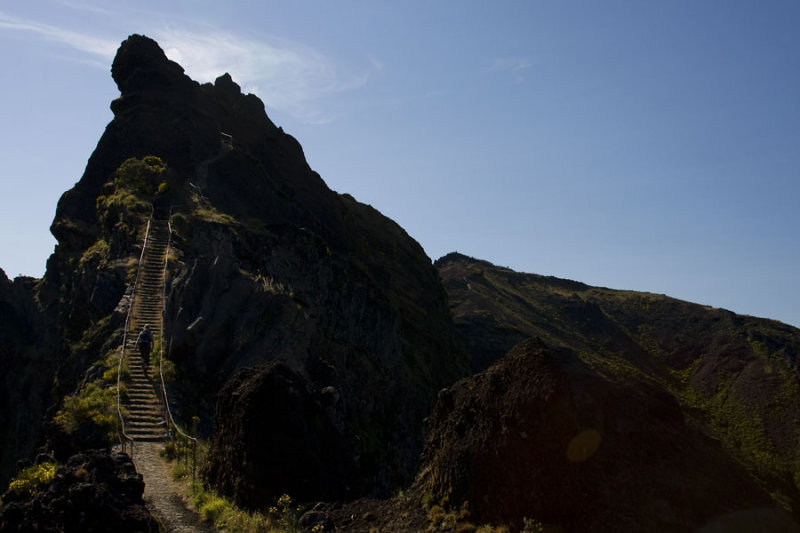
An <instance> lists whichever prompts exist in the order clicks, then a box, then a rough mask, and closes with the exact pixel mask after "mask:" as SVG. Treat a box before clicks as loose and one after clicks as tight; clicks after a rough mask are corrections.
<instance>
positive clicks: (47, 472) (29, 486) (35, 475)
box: [8, 462, 56, 497]
mask: <svg viewBox="0 0 800 533" xmlns="http://www.w3.org/2000/svg"><path fill="white" fill-rule="evenodd" d="M55 475H56V465H55V463H48V462H44V463H39V464H38V465H33V466H29V467H28V468H26V469H24V470H23V471H22V472H20V474H19V475H18V476H17V477H15V478H14V479H13V480H12V481H11V483H10V484H9V485H8V490H9V492H11V493H13V494H15V495H17V496H23V497H30V496H33V495H34V494H35V493H37V492H38V491H39V490H41V489H42V488H44V487H45V486H46V485H47V484H49V483H50V482H51V481H52V480H53V478H54V477H55Z"/></svg>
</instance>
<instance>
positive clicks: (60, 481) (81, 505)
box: [0, 450, 159, 533]
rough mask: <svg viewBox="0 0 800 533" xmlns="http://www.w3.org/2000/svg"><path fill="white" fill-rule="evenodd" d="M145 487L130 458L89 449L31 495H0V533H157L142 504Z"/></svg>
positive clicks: (156, 527) (58, 470)
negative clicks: (0, 497) (110, 532)
mask: <svg viewBox="0 0 800 533" xmlns="http://www.w3.org/2000/svg"><path fill="white" fill-rule="evenodd" d="M143 492H144V483H143V482H142V476H141V475H139V474H137V473H136V471H135V469H134V466H133V462H132V461H131V460H130V457H128V456H127V455H124V454H109V453H107V452H105V451H102V450H90V451H86V452H84V453H81V454H78V455H75V456H73V457H71V458H70V459H69V461H68V462H67V463H66V464H65V465H64V466H61V467H58V469H57V470H56V471H55V477H54V478H53V479H52V481H50V482H49V483H48V484H47V485H46V486H43V487H41V488H40V490H38V491H37V492H35V493H34V494H32V495H16V494H14V493H13V492H11V491H9V492H7V493H5V494H4V495H3V506H2V507H0V531H7V532H9V533H10V532H16V531H19V532H23V531H63V532H64V533H68V532H75V533H78V532H80V533H106V532H107V531H116V532H119V533H157V532H158V531H159V527H158V522H156V520H155V519H154V518H153V517H152V516H151V515H150V513H149V512H148V511H147V509H145V506H144V502H143V501H142V494H143Z"/></svg>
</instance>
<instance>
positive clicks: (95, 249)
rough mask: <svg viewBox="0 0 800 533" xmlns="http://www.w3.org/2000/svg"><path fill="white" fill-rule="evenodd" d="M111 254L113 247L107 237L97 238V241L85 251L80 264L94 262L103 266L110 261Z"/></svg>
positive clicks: (93, 263)
mask: <svg viewBox="0 0 800 533" xmlns="http://www.w3.org/2000/svg"><path fill="white" fill-rule="evenodd" d="M110 256H111V247H110V246H109V245H108V242H107V241H106V240H105V239H102V238H100V239H97V241H96V242H95V243H94V244H93V245H91V246H90V247H89V248H87V249H86V251H85V252H83V255H82V256H81V258H80V261H79V262H78V264H79V265H80V266H81V267H83V266H85V265H87V264H92V265H95V266H98V267H103V266H105V265H106V263H107V262H108V260H109V258H110Z"/></svg>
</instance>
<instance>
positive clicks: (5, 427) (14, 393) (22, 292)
mask: <svg viewBox="0 0 800 533" xmlns="http://www.w3.org/2000/svg"><path fill="white" fill-rule="evenodd" d="M36 282H37V280H34V279H32V278H16V279H15V280H14V281H11V280H9V279H8V278H7V277H6V275H5V273H4V272H3V271H2V270H0V376H2V377H0V379H1V380H2V386H1V387H0V446H2V449H0V458H1V460H0V486H4V485H5V484H6V483H7V482H8V480H9V478H10V477H11V475H12V474H13V473H14V470H15V466H16V461H17V459H20V458H23V457H27V456H28V455H29V454H30V453H31V451H32V449H33V448H34V447H35V446H36V444H37V443H38V442H39V440H40V439H41V437H42V434H41V427H42V424H41V420H42V417H43V416H44V413H45V410H46V409H47V407H48V406H49V405H50V400H51V398H50V387H51V386H52V380H53V376H54V375H55V362H54V361H53V360H52V359H51V358H49V357H48V353H47V352H46V350H44V349H43V346H42V345H41V344H40V338H41V336H42V335H43V331H44V329H45V327H44V324H43V323H42V320H41V316H40V314H39V313H38V307H37V304H36V301H35V294H36V292H35V290H36Z"/></svg>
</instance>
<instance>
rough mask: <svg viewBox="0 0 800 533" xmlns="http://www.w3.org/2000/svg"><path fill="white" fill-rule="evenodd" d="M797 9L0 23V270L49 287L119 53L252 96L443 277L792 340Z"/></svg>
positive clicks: (582, 6) (444, 4)
mask: <svg viewBox="0 0 800 533" xmlns="http://www.w3.org/2000/svg"><path fill="white" fill-rule="evenodd" d="M798 28H800V2H797V1H796V0H764V1H758V2H756V1H737V0H675V1H668V2H666V1H665V2H655V1H653V2H643V1H641V0H603V1H596V0H583V1H582V0H564V1H561V0H549V1H545V0H519V1H502V0H498V1H491V2H489V1H484V0H481V1H472V0H459V1H444V0H442V1H439V2H430V1H417V0H403V1H396V2H388V1H387V2H384V1H380V2H377V1H376V2H373V1H366V0H359V1H356V0H337V1H331V0H318V1H304V0H298V1H292V2H285V1H281V2H277V1H262V0H253V1H241V2H234V1H224V0H216V1H198V0H191V1H190V0H184V1H160V2H154V1H149V0H144V1H137V2H130V1H127V2H117V1H100V0H60V1H57V0H51V1H30V2H22V1H18V2H3V3H2V4H0V72H2V73H3V76H2V83H0V118H1V120H0V169H2V170H0V180H2V189H1V190H2V192H0V267H2V268H3V269H4V270H5V271H6V273H7V274H8V275H9V276H11V277H13V276H16V275H18V274H26V275H33V276H37V277H38V276H41V275H42V274H43V273H44V268H45V261H46V259H47V257H48V255H49V254H50V253H51V252H52V250H53V246H54V244H55V240H54V239H53V238H52V236H51V235H50V233H49V229H48V228H49V225H50V223H51V222H52V219H53V215H54V213H55V208H56V202H57V201H58V198H59V196H60V195H61V194H62V193H63V192H64V191H66V190H67V189H69V188H70V187H72V185H73V184H74V183H75V182H76V181H77V180H78V179H80V177H81V175H82V173H83V170H84V167H85V165H86V161H87V159H88V158H89V156H90V154H91V152H92V150H93V149H94V147H95V145H96V143H97V141H98V139H99V138H100V136H101V135H102V133H103V130H104V128H105V125H106V124H107V123H108V122H109V121H110V120H111V118H112V114H111V111H110V110H109V104H110V102H111V100H113V99H114V98H115V97H116V96H117V95H118V94H119V93H118V91H117V89H116V86H115V84H114V82H113V80H112V79H111V76H110V65H111V61H112V59H113V56H114V53H115V51H116V48H117V47H118V46H119V43H120V42H121V41H123V40H124V39H125V38H126V37H127V36H128V35H129V34H131V33H143V34H145V35H148V36H150V37H152V38H154V39H156V40H157V41H158V42H159V43H160V44H161V47H162V48H164V50H165V51H166V52H167V55H168V56H169V57H170V58H171V59H173V60H175V61H177V62H179V63H180V64H181V65H182V66H183V67H184V68H185V69H186V71H187V73H188V74H189V75H190V76H191V77H193V78H194V79H196V80H198V81H201V82H205V81H213V80H214V78H216V77H217V76H219V75H220V74H222V73H224V72H230V74H231V75H232V76H233V78H234V80H235V81H236V82H237V83H239V84H240V85H241V86H242V87H243V89H244V90H245V91H246V92H253V93H255V94H256V95H258V96H259V97H260V98H261V99H262V100H263V101H264V103H265V104H266V107H267V113H268V114H269V115H270V117H271V118H272V119H273V121H274V122H275V123H276V124H278V125H280V126H282V127H283V128H284V130H285V131H287V132H289V133H291V134H292V135H294V136H295V137H296V138H297V139H298V140H299V141H300V143H301V144H302V145H303V148H304V150H305V153H306V157H307V159H308V161H309V163H310V165H311V167H312V168H314V169H315V170H316V171H318V172H319V173H320V174H321V176H322V178H323V179H324V180H325V181H326V182H327V184H328V185H329V186H330V187H331V188H332V189H334V190H337V191H339V192H347V193H350V194H352V195H353V196H355V197H356V198H357V199H359V200H360V201H362V202H365V203H369V204H371V205H373V206H374V207H375V208H377V209H378V210H380V211H381V212H383V213H384V214H385V215H387V216H389V217H391V218H392V219H394V220H395V221H397V222H398V223H399V224H400V225H401V226H403V227H404V228H405V229H406V231H408V233H409V234H410V235H411V236H412V237H414V238H415V239H416V240H417V241H419V242H420V244H421V245H422V246H423V247H424V248H425V251H426V252H427V253H428V255H429V256H430V257H431V258H432V259H436V258H438V257H440V256H442V255H444V254H446V253H447V252H450V251H459V252H462V253H465V254H468V255H471V256H474V257H478V258H481V259H486V260H489V261H491V262H493V263H495V264H498V265H502V266H508V267H510V268H513V269H515V270H518V271H522V272H533V273H539V274H545V275H553V276H558V277H563V278H569V279H574V280H578V281H582V282H585V283H588V284H590V285H599V286H605V287H610V288H615V289H632V290H642V291H650V292H656V293H664V294H667V295H669V296H673V297H676V298H680V299H683V300H689V301H692V302H697V303H702V304H705V305H710V306H714V307H723V308H726V309H730V310H731V311H735V312H737V313H743V314H750V315H755V316H762V317H768V318H774V319H777V320H781V321H783V322H787V323H789V324H792V325H795V326H800V282H798V272H799V271H800V246H799V245H800V239H799V238H798V230H799V229H800V180H799V179H798V178H800V30H799V29H798Z"/></svg>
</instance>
